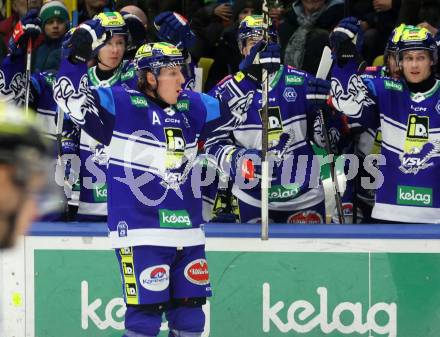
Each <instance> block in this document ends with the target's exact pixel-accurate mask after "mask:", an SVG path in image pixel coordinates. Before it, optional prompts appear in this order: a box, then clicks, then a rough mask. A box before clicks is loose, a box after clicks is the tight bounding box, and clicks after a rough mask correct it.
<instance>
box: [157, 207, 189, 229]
mask: <svg viewBox="0 0 440 337" xmlns="http://www.w3.org/2000/svg"><path fill="white" fill-rule="evenodd" d="M159 222H160V227H161V228H190V227H192V223H191V219H190V217H189V214H188V212H187V211H186V210H184V209H183V210H177V211H174V210H168V209H160V210H159Z"/></svg>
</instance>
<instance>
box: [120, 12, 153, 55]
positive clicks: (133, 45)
mask: <svg viewBox="0 0 440 337" xmlns="http://www.w3.org/2000/svg"><path fill="white" fill-rule="evenodd" d="M121 15H122V17H123V18H124V21H125V24H126V25H127V28H128V32H129V35H128V44H127V52H128V53H132V52H134V53H135V52H136V51H137V50H138V49H139V47H140V46H142V45H143V44H145V43H146V42H147V31H146V29H145V27H144V24H143V23H142V21H141V20H140V19H139V18H138V17H137V16H136V15H134V14H131V13H126V12H121ZM133 56H134V55H133Z"/></svg>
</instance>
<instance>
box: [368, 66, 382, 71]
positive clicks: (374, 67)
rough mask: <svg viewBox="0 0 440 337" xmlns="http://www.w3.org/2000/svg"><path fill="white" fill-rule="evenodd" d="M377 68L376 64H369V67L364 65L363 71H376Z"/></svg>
mask: <svg viewBox="0 0 440 337" xmlns="http://www.w3.org/2000/svg"><path fill="white" fill-rule="evenodd" d="M377 69H379V67H377V66H370V67H366V68H365V71H376V70H377Z"/></svg>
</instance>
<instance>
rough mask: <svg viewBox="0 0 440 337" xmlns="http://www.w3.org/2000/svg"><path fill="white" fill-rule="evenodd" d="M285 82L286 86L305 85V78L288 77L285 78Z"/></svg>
mask: <svg viewBox="0 0 440 337" xmlns="http://www.w3.org/2000/svg"><path fill="white" fill-rule="evenodd" d="M284 81H285V84H286V85H303V84H304V76H298V75H286V76H285V77H284Z"/></svg>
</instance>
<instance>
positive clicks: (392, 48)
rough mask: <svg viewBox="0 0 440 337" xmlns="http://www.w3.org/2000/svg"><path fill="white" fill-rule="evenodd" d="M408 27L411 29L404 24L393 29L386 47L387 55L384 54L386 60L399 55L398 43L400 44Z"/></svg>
mask: <svg viewBox="0 0 440 337" xmlns="http://www.w3.org/2000/svg"><path fill="white" fill-rule="evenodd" d="M407 27H411V26H407V25H405V24H404V23H402V24H401V25H400V26H398V27H396V28H394V29H393V31H392V32H391V34H390V37H389V39H388V42H387V44H386V46H385V53H384V54H385V55H384V56H385V58H386V57H388V56H389V55H390V54H395V53H397V43H398V42H399V40H400V37H401V36H402V33H403V31H404V30H405V28H407Z"/></svg>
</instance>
